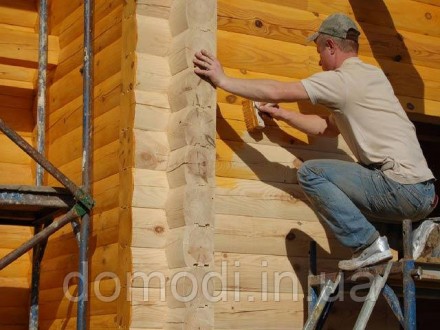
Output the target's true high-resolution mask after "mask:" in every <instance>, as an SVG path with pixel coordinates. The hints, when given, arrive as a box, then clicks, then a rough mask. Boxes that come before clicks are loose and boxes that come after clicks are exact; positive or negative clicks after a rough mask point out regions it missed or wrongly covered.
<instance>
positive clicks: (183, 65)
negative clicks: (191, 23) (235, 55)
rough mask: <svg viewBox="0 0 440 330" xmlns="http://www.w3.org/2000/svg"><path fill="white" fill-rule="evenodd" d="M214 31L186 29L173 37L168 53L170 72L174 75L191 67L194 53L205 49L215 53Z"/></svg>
mask: <svg viewBox="0 0 440 330" xmlns="http://www.w3.org/2000/svg"><path fill="white" fill-rule="evenodd" d="M215 39H216V38H215V32H214V31H205V30H198V29H188V30H186V31H184V32H182V33H181V34H179V35H178V36H176V37H174V38H173V40H172V43H171V49H170V53H169V63H170V69H171V73H172V74H173V75H174V74H176V73H179V72H181V71H183V70H186V69H188V68H193V67H194V64H193V58H194V54H195V53H196V52H197V51H199V50H200V49H205V50H207V51H209V52H210V53H213V54H215V53H216V49H215Z"/></svg>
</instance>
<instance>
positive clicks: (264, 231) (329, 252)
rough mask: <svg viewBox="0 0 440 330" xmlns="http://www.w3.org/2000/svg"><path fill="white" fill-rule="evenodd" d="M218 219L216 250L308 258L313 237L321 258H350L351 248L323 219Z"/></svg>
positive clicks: (218, 216)
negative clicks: (334, 233) (329, 228)
mask: <svg viewBox="0 0 440 330" xmlns="http://www.w3.org/2000/svg"><path fill="white" fill-rule="evenodd" d="M215 220H216V228H215V249H216V251H219V252H225V253H249V254H253V255H279V256H288V257H290V256H293V257H303V258H306V257H307V256H308V253H309V252H308V251H309V244H310V242H311V241H312V240H313V241H315V242H316V243H317V254H318V258H319V259H320V260H322V259H333V258H341V259H342V258H348V257H351V251H349V249H347V248H345V247H343V246H342V245H341V244H340V243H339V242H338V241H337V240H336V238H335V237H334V235H333V234H332V233H331V232H330V231H329V230H327V228H326V227H324V225H323V224H322V223H321V222H320V221H298V220H287V219H282V220H280V219H271V218H262V217H257V216H254V217H247V216H239V215H224V214H216V216H215Z"/></svg>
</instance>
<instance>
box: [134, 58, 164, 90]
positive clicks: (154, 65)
mask: <svg viewBox="0 0 440 330" xmlns="http://www.w3.org/2000/svg"><path fill="white" fill-rule="evenodd" d="M137 56H138V62H137V65H138V66H137V70H136V86H135V88H136V89H137V90H141V91H149V92H158V93H161V92H162V93H166V92H167V91H168V86H169V84H170V78H171V72H170V69H169V65H168V59H167V58H166V57H162V56H156V55H150V54H146V53H137Z"/></svg>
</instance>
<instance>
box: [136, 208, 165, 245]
mask: <svg viewBox="0 0 440 330" xmlns="http://www.w3.org/2000/svg"><path fill="white" fill-rule="evenodd" d="M132 214H133V237H132V242H131V246H133V247H140V248H164V247H165V245H166V236H167V234H168V231H169V227H168V223H167V219H166V215H165V211H164V210H160V209H150V208H139V207H134V208H132Z"/></svg>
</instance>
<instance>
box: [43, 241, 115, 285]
mask: <svg viewBox="0 0 440 330" xmlns="http://www.w3.org/2000/svg"><path fill="white" fill-rule="evenodd" d="M50 244H51V242H49V245H48V248H49V246H50ZM77 251H78V249H77ZM117 251H118V243H117V242H115V243H113V244H110V245H106V246H101V247H97V248H96V249H95V250H93V251H91V253H90V266H91V267H90V269H89V273H90V278H91V279H95V278H96V277H97V276H98V275H99V274H100V273H102V272H116V269H117V267H118V262H119V261H118V258H115V256H117ZM59 252H61V251H59ZM77 269H78V252H76V253H74V254H70V253H69V254H59V256H57V257H51V258H50V259H48V260H46V261H45V262H44V263H43V264H42V267H41V285H40V287H41V290H46V289H53V288H59V287H63V281H64V280H65V277H66V275H68V274H69V273H70V272H76V271H77ZM74 278H75V276H73V277H72V281H73V283H74V284H76V283H77V282H76V281H77V280H78V279H77V278H76V280H75V279H74ZM112 282H113V281H112Z"/></svg>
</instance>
